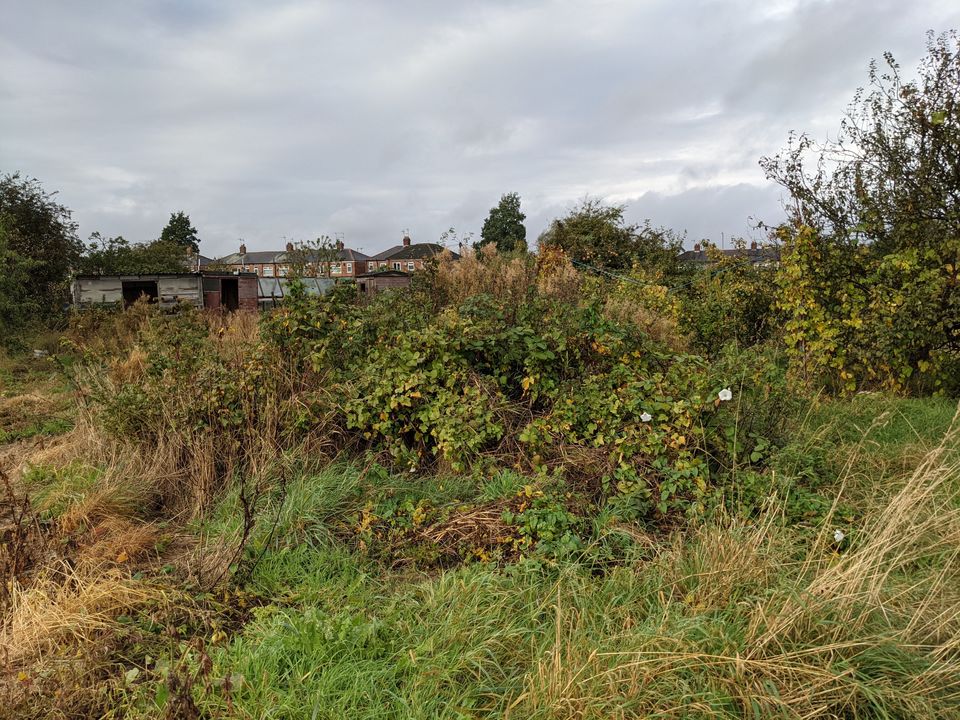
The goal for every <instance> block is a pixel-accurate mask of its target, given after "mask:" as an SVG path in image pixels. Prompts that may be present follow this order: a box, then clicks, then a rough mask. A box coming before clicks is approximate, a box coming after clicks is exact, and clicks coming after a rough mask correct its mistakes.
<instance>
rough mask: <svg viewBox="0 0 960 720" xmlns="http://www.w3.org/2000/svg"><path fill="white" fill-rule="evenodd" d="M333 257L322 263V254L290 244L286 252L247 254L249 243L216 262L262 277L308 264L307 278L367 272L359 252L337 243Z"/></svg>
mask: <svg viewBox="0 0 960 720" xmlns="http://www.w3.org/2000/svg"><path fill="white" fill-rule="evenodd" d="M332 254H333V256H332V257H329V256H328V258H324V260H323V261H321V260H320V257H319V255H314V256H312V257H311V256H310V254H309V252H308V253H307V254H306V255H304V253H303V252H301V251H299V250H297V249H296V248H294V245H293V243H289V242H288V243H287V246H286V248H285V249H284V250H262V251H255V252H248V251H247V246H246V244H241V245H240V251H239V252H235V253H232V254H230V255H225V256H224V257H222V258H219V259H217V260H216V261H215V262H216V264H217V265H219V266H222V267H223V268H224V269H227V270H231V271H236V272H252V273H256V274H257V275H259V276H260V277H286V276H287V275H289V274H290V272H291V270H292V269H293V268H294V267H296V266H297V265H305V266H306V267H305V270H304V272H305V273H306V274H308V275H319V276H321V277H331V278H356V277H357V275H362V274H363V273H365V272H366V271H367V261H368V260H369V259H370V258H369V256H367V255H364V254H363V253H362V252H360V251H359V250H353V249H352V248H346V247H344V246H343V243H342V242H337V244H336V246H335V247H334V249H333V253H332Z"/></svg>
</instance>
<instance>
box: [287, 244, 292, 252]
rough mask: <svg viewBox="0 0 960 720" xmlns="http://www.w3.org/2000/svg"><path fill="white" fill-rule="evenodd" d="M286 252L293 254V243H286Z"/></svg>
mask: <svg viewBox="0 0 960 720" xmlns="http://www.w3.org/2000/svg"><path fill="white" fill-rule="evenodd" d="M287 252H293V243H292V242H288V243H287Z"/></svg>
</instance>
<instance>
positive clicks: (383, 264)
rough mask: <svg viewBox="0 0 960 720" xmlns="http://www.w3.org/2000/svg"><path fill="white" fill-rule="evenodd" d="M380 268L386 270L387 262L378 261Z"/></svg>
mask: <svg viewBox="0 0 960 720" xmlns="http://www.w3.org/2000/svg"><path fill="white" fill-rule="evenodd" d="M380 269H381V270H386V269H387V264H386V263H385V262H382V263H380Z"/></svg>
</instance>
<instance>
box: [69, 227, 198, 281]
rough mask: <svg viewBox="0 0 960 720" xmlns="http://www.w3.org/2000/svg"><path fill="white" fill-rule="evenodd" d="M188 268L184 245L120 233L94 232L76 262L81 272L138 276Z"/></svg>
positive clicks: (188, 260) (187, 257)
mask: <svg viewBox="0 0 960 720" xmlns="http://www.w3.org/2000/svg"><path fill="white" fill-rule="evenodd" d="M189 269H190V259H189V255H188V251H187V248H185V247H184V246H182V245H179V244H177V243H174V242H169V241H164V240H154V241H153V242H150V243H134V244H131V243H130V242H128V241H127V240H126V239H125V238H124V237H123V236H122V235H118V236H117V237H103V236H102V235H101V234H100V233H98V232H95V233H93V234H92V235H91V236H90V242H89V244H88V246H87V249H86V251H85V252H84V254H83V257H82V258H80V261H79V262H78V264H77V270H78V272H79V273H80V274H89V275H126V274H129V275H137V274H144V275H146V274H150V273H164V272H184V271H187V270H189Z"/></svg>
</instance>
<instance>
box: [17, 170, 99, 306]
mask: <svg viewBox="0 0 960 720" xmlns="http://www.w3.org/2000/svg"><path fill="white" fill-rule="evenodd" d="M55 195H56V193H48V192H46V191H45V190H44V189H43V187H42V186H41V185H40V182H39V181H38V180H36V179H35V178H27V177H22V176H21V175H20V173H14V174H7V175H4V176H3V177H0V217H3V219H4V220H3V221H4V224H5V227H6V230H5V232H6V237H7V240H6V243H7V252H8V253H13V254H15V255H16V256H18V257H19V258H23V259H25V260H27V261H29V262H28V263H27V265H28V268H27V270H26V274H25V275H23V277H22V279H23V287H22V289H21V291H20V296H21V297H22V298H23V301H24V302H29V303H31V304H32V305H33V307H34V308H35V310H36V312H38V313H40V314H47V313H50V312H53V311H55V310H56V309H58V308H59V307H60V306H61V305H62V303H63V302H64V300H65V299H66V297H67V279H68V277H69V274H70V270H71V268H72V267H73V265H74V263H75V262H76V261H77V259H78V258H79V257H80V253H81V252H82V251H83V245H82V243H81V242H80V239H79V238H78V237H77V224H76V223H75V222H73V220H72V218H71V217H70V211H69V210H68V209H67V208H66V207H64V206H63V205H61V204H60V203H58V202H57V201H56V200H55ZM4 271H6V269H5V268H4Z"/></svg>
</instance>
